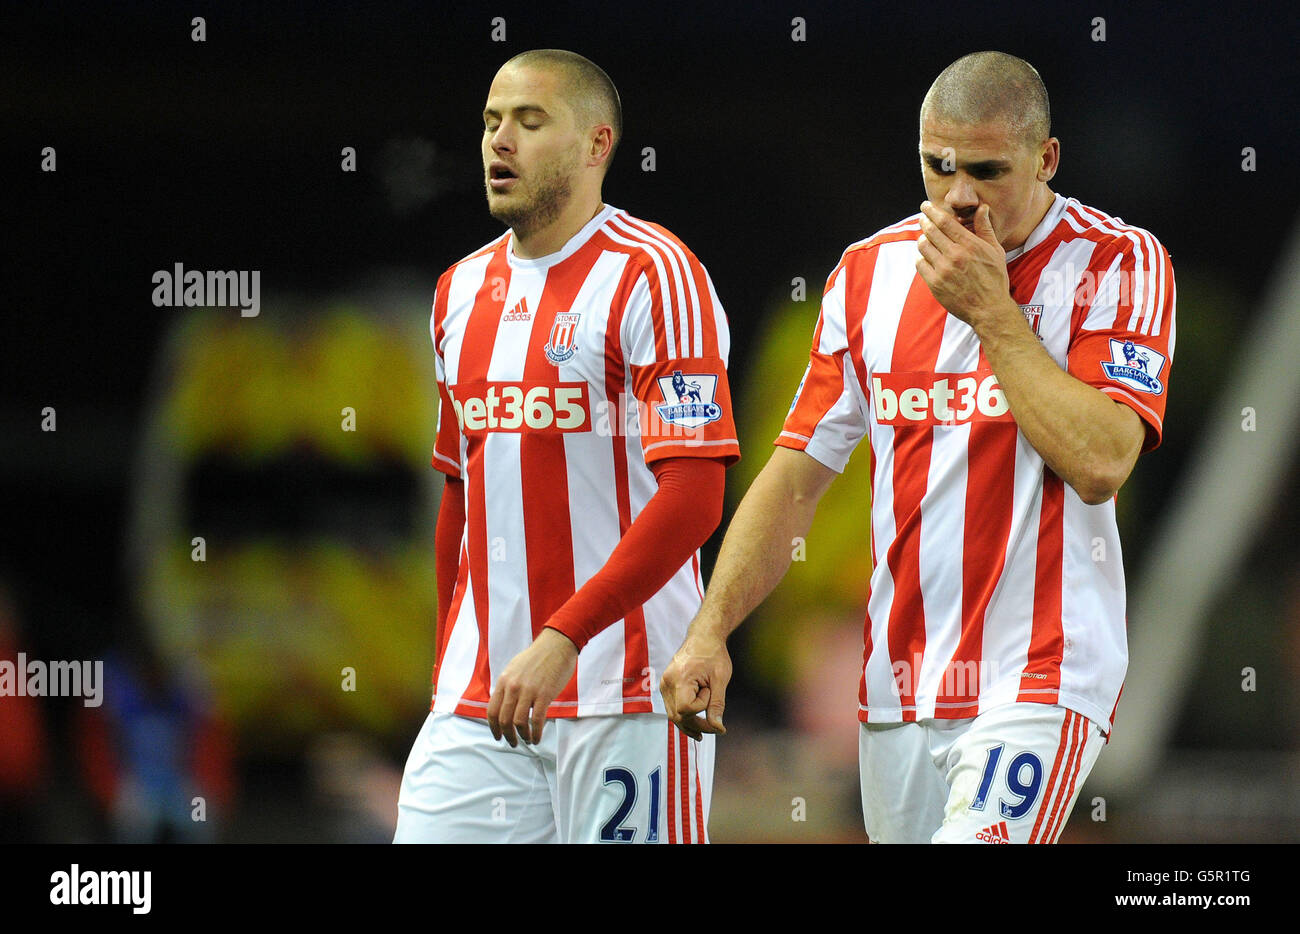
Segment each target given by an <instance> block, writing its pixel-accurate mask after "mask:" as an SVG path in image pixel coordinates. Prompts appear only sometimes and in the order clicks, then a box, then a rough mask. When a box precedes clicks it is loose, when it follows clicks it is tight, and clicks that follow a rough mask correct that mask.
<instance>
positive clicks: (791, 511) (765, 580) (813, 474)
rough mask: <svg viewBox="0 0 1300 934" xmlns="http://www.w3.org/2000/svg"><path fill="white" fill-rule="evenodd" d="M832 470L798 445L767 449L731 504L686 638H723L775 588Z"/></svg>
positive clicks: (831, 474) (828, 480)
mask: <svg viewBox="0 0 1300 934" xmlns="http://www.w3.org/2000/svg"><path fill="white" fill-rule="evenodd" d="M834 476H835V474H834V472H833V471H831V470H830V469H829V468H826V467H822V466H821V465H820V464H816V462H815V461H813V459H812V458H811V457H810V456H809V455H807V454H804V453H803V452H801V451H792V450H789V449H787V448H777V449H776V450H775V451H774V452H773V454H772V457H771V459H770V460H769V461H768V462H767V465H766V466H764V468H763V469H762V471H760V472H759V475H758V477H756V478H755V480H754V483H753V484H752V485H751V486H750V488H749V491H748V492H747V493H746V494H745V498H744V499H743V500H741V503H740V506H739V507H738V508H737V509H736V514H735V517H734V518H733V519H732V520H731V525H730V527H728V529H727V534H726V537H725V538H724V539H723V541H722V550H721V551H720V552H719V554H718V562H717V564H716V566H715V567H714V569H713V576H712V577H711V578H710V580H709V586H708V591H707V592H706V594H705V597H704V604H703V606H701V607H700V611H699V613H697V614H696V617H695V620H694V621H693V622H692V623H691V628H690V633H689V634H688V638H689V636H690V635H702V636H709V637H712V638H717V639H722V640H725V639H726V637H727V636H729V635H730V634H731V633H732V632H733V631H734V630H735V629H736V627H737V626H739V625H740V624H741V622H742V621H743V620H744V619H745V617H747V616H748V615H749V614H750V613H752V612H753V611H754V609H755V608H756V607H757V606H758V605H759V604H760V603H762V602H763V600H764V599H765V598H766V597H767V595H768V594H770V593H771V592H772V591H773V590H774V589H775V588H776V585H777V584H779V583H780V582H781V578H783V577H784V576H785V572H786V571H787V570H789V568H790V562H791V560H792V556H793V548H794V540H795V539H796V538H800V537H803V536H806V535H807V534H808V530H809V528H811V526H812V520H813V515H814V513H815V512H816V510H817V503H818V501H819V500H820V499H821V496H822V494H823V493H824V492H825V490H826V487H827V486H829V485H830V482H831V480H832V479H834Z"/></svg>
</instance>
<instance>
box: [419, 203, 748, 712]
mask: <svg viewBox="0 0 1300 934" xmlns="http://www.w3.org/2000/svg"><path fill="white" fill-rule="evenodd" d="M512 243H513V235H512V234H511V233H509V232H507V233H506V234H504V235H502V236H501V237H499V238H498V239H497V240H495V241H493V242H492V243H490V244H488V245H487V246H485V247H483V248H482V249H480V250H478V251H477V252H475V253H472V254H471V255H469V256H467V257H466V258H465V259H462V260H461V261H460V262H458V263H456V264H455V265H454V266H452V267H451V268H450V269H448V270H447V271H446V272H445V273H444V274H443V275H442V277H441V278H440V279H439V280H438V287H437V292H436V295H435V298H434V303H433V315H432V320H431V322H430V329H431V332H432V335H433V343H434V348H435V350H436V358H435V365H436V370H437V378H438V389H439V393H440V395H441V406H440V409H439V413H438V440H437V444H436V446H435V449H434V455H433V464H434V466H435V467H437V468H438V469H439V470H442V471H443V472H445V473H447V474H448V475H449V476H452V477H458V478H461V479H462V480H463V481H464V490H465V516H466V521H465V534H464V537H463V540H462V542H461V548H460V562H459V569H458V576H457V580H456V587H455V590H454V593H453V596H452V600H451V605H450V607H449V609H448V614H447V622H446V624H445V625H444V626H443V627H442V629H441V631H439V633H438V644H437V660H436V662H435V667H434V674H433V684H434V693H433V703H432V705H431V709H433V710H435V711H446V712H449V713H457V714H461V715H465V716H475V717H482V716H485V714H486V710H487V704H488V700H489V698H490V696H491V691H492V684H493V681H494V680H495V677H496V675H497V674H499V673H500V672H501V671H502V670H503V669H504V668H505V666H506V665H507V664H509V662H510V660H511V659H512V658H514V656H515V655H517V654H518V653H519V652H521V651H523V650H524V649H526V648H527V647H528V646H529V645H530V644H531V643H532V641H533V638H534V637H535V636H536V635H537V633H538V632H539V631H540V630H541V628H542V627H543V626H544V625H545V624H546V622H547V621H548V619H550V617H551V615H552V614H553V613H554V612H555V611H556V610H558V609H559V608H560V606H561V605H563V604H564V602H565V601H567V600H568V599H569V598H570V597H571V596H573V594H574V593H575V592H576V590H577V589H578V588H580V587H581V586H582V585H583V584H584V583H585V582H586V581H587V580H588V579H590V578H591V577H592V576H593V575H594V574H596V572H597V571H599V570H600V569H601V567H602V566H603V565H604V564H605V562H606V561H607V560H608V558H609V556H610V554H611V552H612V551H613V550H614V547H615V546H616V545H617V544H618V542H619V539H620V538H621V537H622V536H623V534H624V533H625V532H626V531H627V529H628V526H629V525H631V523H632V521H633V520H634V519H636V517H637V515H638V514H639V513H640V511H641V510H642V509H643V508H644V507H645V505H646V503H647V502H648V501H649V500H650V497H651V496H653V495H654V493H655V490H656V488H657V487H656V481H655V476H654V473H653V472H652V471H651V470H650V468H649V467H648V466H647V464H648V463H652V462H654V461H655V460H657V459H661V458H670V457H682V456H687V457H715V458H724V459H726V460H728V461H734V460H735V459H736V458H738V457H739V456H740V448H739V446H738V444H737V441H736V431H735V426H734V423H733V420H732V413H731V395H730V390H729V388H728V385H727V371H726V361H727V355H728V352H729V349H730V335H729V333H728V329H727V319H726V315H725V313H724V312H723V309H722V304H721V302H719V301H718V296H717V294H716V293H715V292H714V289H713V283H712V282H711V281H710V279H709V275H708V273H707V272H706V271H705V269H704V267H703V265H701V264H700V261H699V260H698V259H696V257H695V255H694V254H692V253H691V251H690V250H688V249H687V248H686V246H685V245H684V244H683V243H682V242H681V241H680V240H678V239H677V238H676V237H675V236H673V235H672V234H671V233H669V232H668V231H667V230H665V229H664V228H663V227H660V226H658V225H657V224H651V223H647V222H645V221H642V220H637V219H636V218H633V217H629V216H628V215H627V214H626V213H624V212H623V211H619V210H617V209H616V208H612V207H608V206H606V207H604V208H603V209H602V210H601V211H600V213H598V214H597V215H596V216H595V217H594V218H593V219H592V220H591V221H590V222H589V223H588V224H587V225H586V226H584V227H583V228H582V230H581V231H579V232H578V233H577V234H576V235H575V236H574V237H573V238H572V239H570V240H569V241H568V243H566V244H565V245H564V247H563V248H562V249H560V250H559V251H558V252H555V253H552V254H550V255H549V256H544V257H541V258H538V259H522V258H520V257H517V256H515V254H514V251H513V249H512ZM702 590H703V584H702V581H701V580H700V573H699V553H698V552H696V553H695V555H694V556H693V557H692V559H691V560H690V561H688V562H687V563H686V564H685V565H683V566H682V567H681V568H680V569H679V570H678V571H677V572H676V573H675V574H674V575H673V576H672V577H671V578H670V579H669V580H668V582H667V583H666V584H665V585H664V586H663V587H662V588H661V589H660V590H659V591H658V592H657V593H656V594H655V595H654V596H653V597H651V598H650V599H649V600H648V601H647V602H646V603H645V604H644V605H642V606H641V607H639V608H638V609H637V610H635V611H633V612H631V613H629V614H628V615H627V617H626V618H625V619H622V620H619V621H617V622H616V623H614V624H613V625H612V626H609V627H608V628H606V629H604V630H603V631H602V632H600V633H599V634H597V635H596V636H595V637H594V638H592V639H591V640H590V641H589V642H588V643H587V644H586V645H585V646H583V648H582V649H581V651H580V652H579V655H578V666H577V671H576V673H575V675H574V677H573V679H572V680H571V681H570V682H569V684H568V686H567V687H566V688H565V689H564V690H563V691H562V692H561V693H560V695H559V696H558V697H557V698H556V699H555V701H554V702H553V703H552V704H551V706H550V708H549V710H548V711H547V714H548V716H552V717H557V716H558V717H564V716H570V717H571V716H587V715H598V714H618V713H646V712H650V711H659V712H662V711H663V701H662V699H661V698H660V696H659V691H658V682H659V676H660V675H661V674H662V672H663V670H664V668H665V667H666V666H667V664H668V662H669V661H670V660H671V659H672V655H673V653H674V652H675V651H676V650H677V647H678V646H679V645H680V644H681V641H682V639H683V638H684V636H685V634H686V627H687V624H688V623H689V622H690V620H691V618H692V617H693V616H694V615H695V611H696V610H697V609H698V608H699V605H700V601H701V599H702Z"/></svg>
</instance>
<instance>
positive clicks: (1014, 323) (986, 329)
mask: <svg viewBox="0 0 1300 934" xmlns="http://www.w3.org/2000/svg"><path fill="white" fill-rule="evenodd" d="M971 321H972V323H971V327H972V328H973V329H974V331H975V335H976V337H978V338H979V340H980V344H982V345H983V346H984V348H985V352H986V353H987V352H988V349H989V347H990V346H995V347H996V346H1001V345H1006V344H1014V343H1017V342H1019V341H1022V340H1024V338H1026V337H1032V336H1033V334H1034V332H1033V329H1032V328H1030V326H1029V321H1028V320H1027V319H1026V318H1025V316H1024V313H1023V312H1022V311H1021V310H1020V306H1019V305H1017V304H1016V302H1015V300H1014V299H1013V298H1011V296H1009V295H1008V296H1007V300H1006V302H1003V303H999V304H997V305H994V306H992V307H990V308H987V309H986V310H984V311H983V312H981V313H980V315H979V316H978V317H974V316H972V319H971Z"/></svg>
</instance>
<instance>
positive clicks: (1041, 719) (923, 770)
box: [662, 52, 1174, 843]
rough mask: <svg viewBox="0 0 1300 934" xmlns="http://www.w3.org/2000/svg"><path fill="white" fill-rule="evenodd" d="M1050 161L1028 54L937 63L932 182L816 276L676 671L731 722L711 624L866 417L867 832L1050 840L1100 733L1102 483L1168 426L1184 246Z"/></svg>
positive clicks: (1116, 561)
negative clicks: (770, 421) (805, 336)
mask: <svg viewBox="0 0 1300 934" xmlns="http://www.w3.org/2000/svg"><path fill="white" fill-rule="evenodd" d="M1059 160H1060V146H1059V143H1058V141H1057V140H1056V139H1054V138H1052V136H1051V132H1050V122H1049V110H1048V100H1047V91H1046V89H1045V88H1044V86H1043V83H1042V80H1041V79H1040V78H1039V75H1038V73H1037V71H1035V70H1034V69H1033V68H1032V67H1031V66H1030V65H1029V64H1028V63H1026V62H1024V61H1022V60H1021V59H1018V58H1015V57H1013V56H1010V55H1006V54H1003V53H998V52H980V53H976V54H973V55H969V56H966V57H964V58H961V59H959V60H958V61H956V62H954V63H953V64H952V65H950V66H949V67H948V68H946V69H945V70H944V71H943V72H942V73H941V74H940V75H939V77H938V78H937V79H936V80H935V81H934V83H933V85H932V86H931V87H930V90H929V92H928V93H927V94H926V96H925V99H924V102H923V103H922V105H921V113H920V161H921V173H922V178H923V181H924V184H925V192H926V197H927V199H928V200H927V201H925V202H924V203H922V205H921V211H920V213H919V214H916V215H913V216H912V217H909V218H907V219H905V220H902V221H900V222H899V223H897V224H894V225H893V226H890V227H886V228H885V229H884V230H881V231H879V232H878V233H876V234H874V235H872V236H871V237H869V238H867V239H866V240H863V241H861V242H859V243H856V244H853V245H852V246H850V247H849V248H848V249H847V250H846V251H845V253H844V255H843V257H842V258H841V260H840V262H839V265H837V266H836V267H835V269H834V271H833V272H832V273H831V275H830V278H829V279H828V281H827V284H826V290H825V293H824V297H823V300H822V306H821V314H820V316H819V319H818V322H817V327H816V331H815V333H814V335H813V342H812V354H811V360H810V363H809V365H808V369H807V371H806V373H805V376H804V380H803V383H802V384H801V386H800V388H799V390H798V392H797V393H796V397H795V401H794V405H793V407H792V408H791V411H790V413H789V415H788V417H787V419H786V422H785V426H784V430H783V431H782V432H781V434H780V437H779V438H777V440H776V444H777V449H776V451H775V452H774V453H773V455H772V457H771V460H770V461H769V462H768V463H767V465H766V466H765V467H764V469H763V470H762V472H761V473H760V474H759V476H758V477H757V478H756V479H755V481H754V483H753V485H752V486H751V488H750V489H749V491H748V492H747V494H746V496H745V498H744V501H743V502H742V503H741V504H740V506H739V508H738V509H737V511H736V515H735V517H734V519H733V521H732V523H731V526H730V528H729V529H728V532H727V535H726V539H725V541H724V542H723V546H722V550H721V553H720V554H719V557H718V563H717V566H716V568H715V571H714V574H713V577H712V580H711V582H710V589H709V593H708V596H707V598H706V599H705V601H704V604H703V606H702V608H701V609H700V611H699V613H698V614H697V615H696V617H695V619H694V620H693V621H692V624H691V626H690V629H689V632H688V635H687V639H686V642H685V643H684V644H683V646H682V648H681V649H680V650H679V652H678V653H677V655H676V657H675V659H674V661H673V663H672V664H671V665H670V666H669V668H668V669H667V671H666V672H665V673H664V677H663V682H662V690H663V693H664V699H665V702H666V705H667V708H668V712H669V715H670V716H671V717H672V718H673V719H674V720H675V721H676V722H677V723H678V724H679V725H680V726H681V727H682V729H683V730H686V731H687V732H689V733H690V734H691V735H695V736H698V735H701V734H708V733H714V732H718V733H720V732H723V729H724V727H723V719H722V714H723V707H724V700H725V691H726V685H727V681H728V680H729V678H730V674H731V662H730V658H729V656H728V654H727V650H726V642H725V640H726V638H727V636H728V634H730V633H731V632H732V630H734V629H735V627H736V626H737V625H739V623H740V622H741V621H742V620H743V619H744V617H745V616H746V615H748V614H749V612H750V611H751V610H752V609H753V608H754V607H755V606H757V604H758V603H759V602H760V601H761V600H762V599H763V598H764V597H765V596H766V595H767V594H768V593H769V592H770V591H771V590H772V588H773V587H774V586H775V585H776V584H777V582H778V581H779V580H780V579H781V577H782V575H783V574H784V573H785V570H786V569H787V568H788V567H789V562H790V543H791V540H792V539H794V538H795V537H796V536H802V535H804V534H806V532H807V530H808V528H809V526H810V524H811V522H812V517H813V513H814V510H815V509H816V506H817V502H818V499H819V498H820V497H821V495H822V494H823V493H824V492H825V490H826V489H827V487H828V486H829V484H830V483H831V481H832V480H833V479H834V477H835V476H836V474H837V473H838V472H840V471H842V470H843V469H844V466H845V464H846V462H847V461H848V458H849V455H850V453H851V452H852V451H853V449H854V447H855V446H856V445H857V443H858V442H859V441H860V440H861V439H862V438H864V437H865V438H866V439H867V441H868V445H869V453H870V458H871V477H872V502H871V513H870V521H871V550H872V555H871V556H872V561H873V570H872V574H871V582H870V591H869V597H868V602H867V616H866V625H865V640H866V646H865V651H864V653H863V672H862V680H861V682H860V686H859V707H858V710H859V713H858V719H859V720H860V721H861V725H860V732H859V762H860V766H861V785H862V808H863V815H864V819H865V823H866V829H867V834H868V836H869V837H870V838H871V839H872V840H874V841H878V842H895V841H897V842H926V841H933V842H969V843H976V842H985V843H1010V842H1018V843H1023V842H1034V843H1045V842H1051V841H1054V840H1056V839H1057V838H1058V836H1059V835H1060V833H1061V829H1062V827H1063V826H1064V824H1065V821H1066V819H1067V818H1068V816H1069V814H1070V810H1071V808H1072V807H1073V804H1074V801H1075V798H1076V796H1077V794H1078V792H1079V789H1080V787H1081V785H1082V784H1083V781H1084V779H1085V778H1086V777H1087V775H1088V773H1089V770H1090V769H1091V768H1092V766H1093V764H1094V762H1095V761H1096V758H1097V755H1098V753H1099V751H1100V749H1101V747H1102V745H1103V744H1104V742H1105V738H1106V737H1107V736H1108V734H1109V731H1110V729H1111V719H1112V717H1113V715H1114V711H1115V706H1116V704H1117V702H1118V699H1119V693H1120V688H1121V685H1122V682H1123V678H1124V672H1125V667H1126V665H1127V649H1126V642H1125V619H1124V612H1125V610H1124V599H1125V598H1124V574H1123V562H1122V559H1121V557H1120V543H1119V538H1118V534H1117V531H1116V524H1115V495H1116V492H1117V491H1118V490H1119V488H1120V487H1121V486H1122V485H1123V484H1124V481H1125V479H1126V478H1127V477H1128V475H1129V473H1130V471H1131V470H1132V469H1133V465H1134V463H1135V461H1136V460H1137V457H1138V455H1139V453H1141V452H1142V451H1147V450H1150V449H1151V448H1153V447H1155V446H1156V445H1157V444H1158V443H1159V441H1160V437H1161V430H1162V419H1163V415H1164V410H1165V399H1166V386H1167V383H1168V379H1169V368H1170V362H1171V358H1172V356H1173V351H1174V280H1173V269H1172V267H1171V265H1170V261H1169V255H1168V253H1166V252H1165V250H1164V248H1163V247H1162V246H1161V245H1160V243H1159V242H1158V241H1157V240H1156V238H1155V237H1153V236H1152V235H1151V234H1150V233H1148V232H1147V231H1145V230H1143V229H1141V228H1138V227H1134V226H1131V225H1129V224H1125V223H1123V222H1122V221H1120V220H1119V219H1118V218H1116V217H1111V216H1108V215H1107V214H1105V213H1103V212H1101V211H1098V210H1096V209H1094V208H1090V207H1087V206H1085V205H1083V204H1080V203H1079V202H1078V201H1076V200H1074V199H1071V198H1065V197H1063V196H1061V195H1059V194H1055V193H1053V192H1052V190H1051V189H1050V188H1049V187H1048V183H1049V182H1050V181H1051V179H1052V177H1053V176H1054V175H1055V173H1056V170H1057V166H1058V164H1059ZM864 509H865V506H864ZM702 712H703V714H704V716H703V717H701V716H700V714H701V713H702Z"/></svg>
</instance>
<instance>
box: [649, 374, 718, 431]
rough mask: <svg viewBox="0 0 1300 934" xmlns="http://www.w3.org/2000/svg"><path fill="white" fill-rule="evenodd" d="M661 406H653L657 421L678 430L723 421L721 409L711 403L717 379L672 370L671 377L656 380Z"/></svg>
mask: <svg viewBox="0 0 1300 934" xmlns="http://www.w3.org/2000/svg"><path fill="white" fill-rule="evenodd" d="M657 382H658V383H659V391H660V392H661V393H663V396H664V402H665V404H664V405H658V406H655V411H656V412H658V413H659V418H661V419H662V420H663V421H665V422H667V423H668V424H670V425H677V426H678V427H680V428H699V427H700V426H701V425H707V424H708V423H709V422H716V421H717V420H718V419H720V418H722V409H721V408H720V407H719V406H718V404H717V403H716V402H714V401H713V396H714V393H715V392H717V389H718V378H717V377H716V376H711V375H699V374H694V373H689V374H683V373H682V371H681V370H674V371H673V375H672V376H660V377H659V378H658V380H657Z"/></svg>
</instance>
